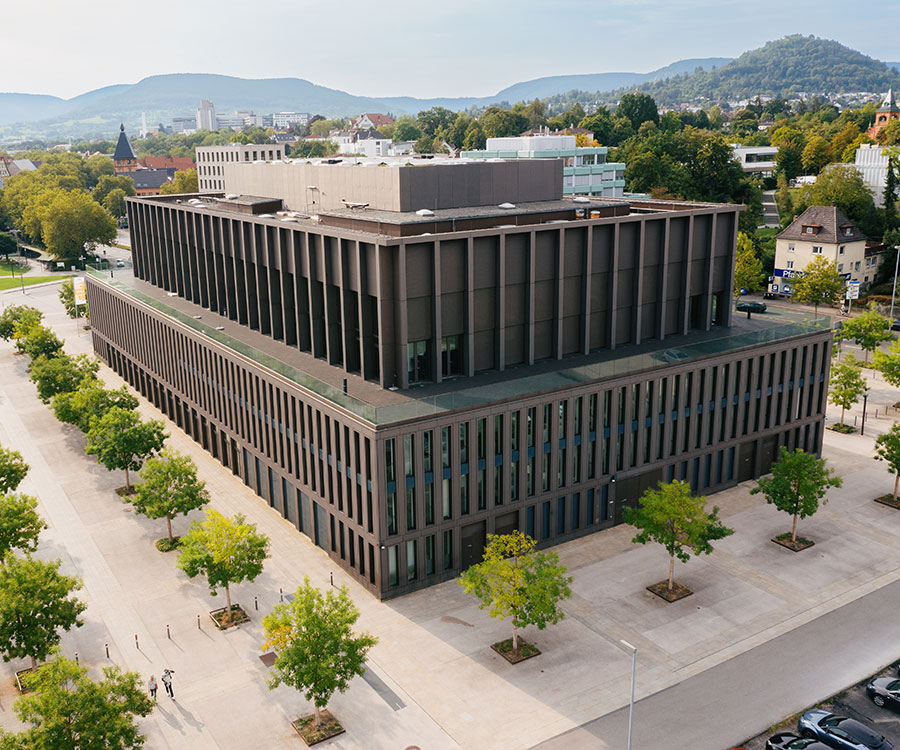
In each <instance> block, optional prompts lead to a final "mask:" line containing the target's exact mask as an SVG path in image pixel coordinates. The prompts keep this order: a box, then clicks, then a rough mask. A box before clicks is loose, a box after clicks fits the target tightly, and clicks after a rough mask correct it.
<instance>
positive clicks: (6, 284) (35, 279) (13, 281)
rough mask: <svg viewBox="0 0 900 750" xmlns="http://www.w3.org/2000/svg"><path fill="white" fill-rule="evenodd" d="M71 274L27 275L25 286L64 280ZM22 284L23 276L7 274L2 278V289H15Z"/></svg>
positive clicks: (0, 289) (0, 282) (0, 284)
mask: <svg viewBox="0 0 900 750" xmlns="http://www.w3.org/2000/svg"><path fill="white" fill-rule="evenodd" d="M68 278H70V277H69V276H27V277H26V278H25V286H31V285H32V284H43V283H45V282H47V281H62V280H63V279H68ZM20 286H22V278H21V277H19V276H16V277H15V278H12V277H11V276H5V277H3V278H0V291H3V290H4V289H15V288H16V287H20Z"/></svg>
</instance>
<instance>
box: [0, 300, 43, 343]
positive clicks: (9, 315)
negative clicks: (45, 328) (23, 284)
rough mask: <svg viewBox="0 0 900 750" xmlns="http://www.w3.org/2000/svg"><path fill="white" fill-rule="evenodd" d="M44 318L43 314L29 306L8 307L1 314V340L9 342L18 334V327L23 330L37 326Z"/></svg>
mask: <svg viewBox="0 0 900 750" xmlns="http://www.w3.org/2000/svg"><path fill="white" fill-rule="evenodd" d="M43 317H44V315H43V313H42V312H41V311H40V310H38V309H37V308H35V307H30V306H29V305H7V306H6V307H4V308H3V312H0V339H3V340H4V341H9V340H10V339H12V338H13V337H14V336H15V334H16V326H17V325H18V326H19V327H20V328H22V329H27V328H30V327H31V326H33V325H37V324H39V323H40V322H41V319H42V318H43Z"/></svg>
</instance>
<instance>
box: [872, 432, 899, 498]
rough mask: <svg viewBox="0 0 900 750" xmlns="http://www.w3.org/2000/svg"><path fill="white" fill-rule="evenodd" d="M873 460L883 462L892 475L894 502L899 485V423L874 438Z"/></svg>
mask: <svg viewBox="0 0 900 750" xmlns="http://www.w3.org/2000/svg"><path fill="white" fill-rule="evenodd" d="M875 458H876V459H878V460H879V461H884V462H885V463H887V465H888V469H889V470H890V471H891V473H892V474H893V475H894V495H893V497H894V501H895V502H896V500H897V487H898V484H900V422H894V424H893V425H892V426H891V429H890V430H888V431H887V432H883V433H882V434H881V435H879V436H878V437H877V438H875Z"/></svg>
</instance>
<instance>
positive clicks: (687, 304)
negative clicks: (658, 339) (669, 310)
mask: <svg viewBox="0 0 900 750" xmlns="http://www.w3.org/2000/svg"><path fill="white" fill-rule="evenodd" d="M685 245H686V246H685V249H684V264H683V268H682V272H683V278H682V293H683V295H684V296H683V300H682V306H681V332H682V333H684V334H686V333H687V332H688V331H689V330H690V327H691V318H690V315H691V253H692V252H693V246H694V215H693V214H691V216H690V217H688V232H687V239H686V241H685Z"/></svg>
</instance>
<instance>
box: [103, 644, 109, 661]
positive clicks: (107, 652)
mask: <svg viewBox="0 0 900 750" xmlns="http://www.w3.org/2000/svg"><path fill="white" fill-rule="evenodd" d="M104 645H105V646H106V658H107V659H108V658H109V644H108V643H105V644H104Z"/></svg>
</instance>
